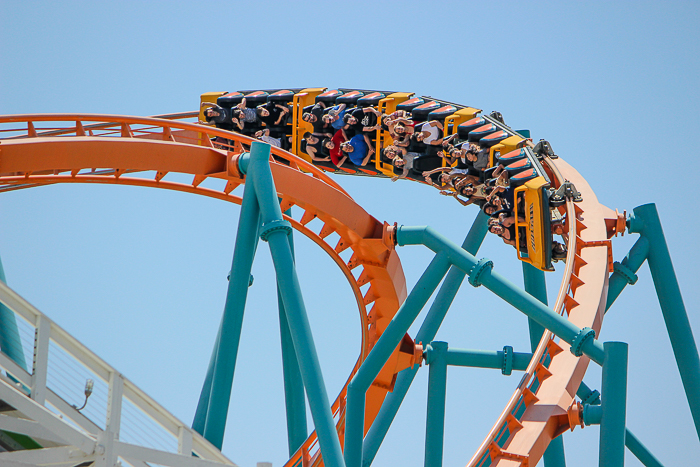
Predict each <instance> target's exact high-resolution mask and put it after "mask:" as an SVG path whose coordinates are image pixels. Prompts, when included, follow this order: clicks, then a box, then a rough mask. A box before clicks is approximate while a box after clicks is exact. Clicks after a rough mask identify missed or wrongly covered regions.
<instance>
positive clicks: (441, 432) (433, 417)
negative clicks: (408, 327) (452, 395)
mask: <svg viewBox="0 0 700 467" xmlns="http://www.w3.org/2000/svg"><path fill="white" fill-rule="evenodd" d="M425 360H426V363H427V364H428V365H430V371H429V374H428V412H427V416H426V422H425V467H442V450H443V445H444V441H445V396H446V392H447V342H439V341H435V342H431V343H430V345H429V346H427V349H426V352H425Z"/></svg>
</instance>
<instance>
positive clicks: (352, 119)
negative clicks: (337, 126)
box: [348, 117, 357, 125]
mask: <svg viewBox="0 0 700 467" xmlns="http://www.w3.org/2000/svg"><path fill="white" fill-rule="evenodd" d="M348 123H349V124H350V125H354V124H355V123H357V119H356V118H355V117H350V118H348Z"/></svg>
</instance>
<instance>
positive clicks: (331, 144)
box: [326, 140, 335, 150]
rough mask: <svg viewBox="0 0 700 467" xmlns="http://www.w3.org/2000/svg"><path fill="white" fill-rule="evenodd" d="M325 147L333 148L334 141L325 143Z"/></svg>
mask: <svg viewBox="0 0 700 467" xmlns="http://www.w3.org/2000/svg"><path fill="white" fill-rule="evenodd" d="M326 149H331V150H333V149H335V143H334V142H333V141H332V140H331V141H328V142H327V143H326Z"/></svg>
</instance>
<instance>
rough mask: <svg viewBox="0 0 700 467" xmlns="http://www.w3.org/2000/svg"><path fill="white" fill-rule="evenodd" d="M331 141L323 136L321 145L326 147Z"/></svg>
mask: <svg viewBox="0 0 700 467" xmlns="http://www.w3.org/2000/svg"><path fill="white" fill-rule="evenodd" d="M330 142H331V139H330V138H323V141H321V147H323V148H324V149H325V148H326V145H327V144H328V143H330Z"/></svg>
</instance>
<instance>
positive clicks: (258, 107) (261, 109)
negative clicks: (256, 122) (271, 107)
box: [255, 104, 267, 117]
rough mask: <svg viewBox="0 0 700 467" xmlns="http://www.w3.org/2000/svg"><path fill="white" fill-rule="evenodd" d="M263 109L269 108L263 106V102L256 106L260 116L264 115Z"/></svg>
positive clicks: (256, 111)
mask: <svg viewBox="0 0 700 467" xmlns="http://www.w3.org/2000/svg"><path fill="white" fill-rule="evenodd" d="M263 110H267V109H266V108H265V107H263V106H262V104H261V105H259V106H257V107H256V108H255V113H256V114H258V116H259V117H262V111H263Z"/></svg>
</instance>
